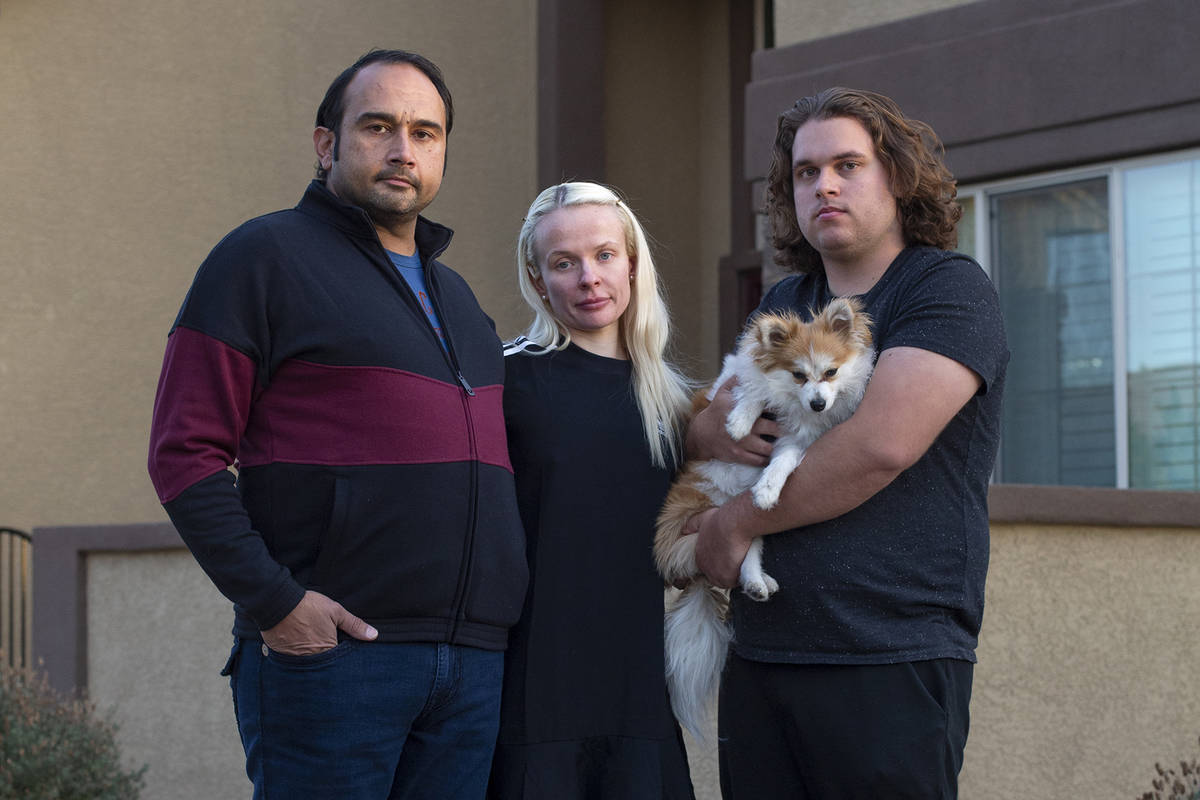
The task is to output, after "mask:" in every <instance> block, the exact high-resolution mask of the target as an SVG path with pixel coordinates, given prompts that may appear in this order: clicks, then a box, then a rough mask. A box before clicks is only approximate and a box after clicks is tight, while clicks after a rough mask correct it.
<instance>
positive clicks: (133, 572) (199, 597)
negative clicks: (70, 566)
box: [87, 549, 250, 800]
mask: <svg viewBox="0 0 1200 800" xmlns="http://www.w3.org/2000/svg"><path fill="white" fill-rule="evenodd" d="M130 587H136V591H131V590H130ZM87 609H88V617H87V618H88V626H87V627H88V637H87V638H88V649H87V653H88V663H87V667H88V678H89V680H88V683H89V687H88V688H89V691H90V693H91V696H92V697H93V698H94V699H95V700H96V702H97V705H98V706H99V707H100V708H101V709H103V710H106V711H109V712H111V713H112V714H113V717H114V721H115V722H116V723H117V725H118V726H119V727H118V732H117V736H118V741H119V742H120V744H121V755H122V756H123V758H124V759H125V760H126V761H127V763H128V764H129V765H133V766H140V765H142V764H146V765H148V766H149V769H148V770H147V772H146V790H145V792H143V794H142V796H143V797H144V798H146V800H210V798H226V799H227V800H233V798H238V797H249V796H250V782H249V781H248V780H247V779H246V770H245V763H246V762H245V756H244V755H243V753H242V745H241V742H240V741H239V739H238V735H237V721H236V719H234V715H233V702H232V696H231V694H230V691H229V680H228V679H227V678H222V677H221V676H220V675H219V674H218V673H219V672H220V670H221V667H223V666H224V664H225V659H226V658H227V657H228V656H229V650H230V646H231V645H232V643H233V636H232V635H231V634H230V632H229V629H230V627H231V625H232V622H233V610H232V608H231V607H230V605H229V603H228V602H227V601H226V600H225V598H223V597H221V595H220V594H218V593H217V590H216V589H214V588H213V585H212V583H210V582H209V580H208V578H207V577H206V576H205V575H204V573H203V572H201V571H200V567H199V566H197V564H196V562H195V560H194V559H193V558H192V556H191V554H190V553H188V552H187V551H186V550H183V549H179V550H173V551H164V552H148V553H137V554H133V553H128V554H95V555H92V556H89V557H88V559H87Z"/></svg>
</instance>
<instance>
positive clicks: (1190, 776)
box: [1136, 758, 1200, 800]
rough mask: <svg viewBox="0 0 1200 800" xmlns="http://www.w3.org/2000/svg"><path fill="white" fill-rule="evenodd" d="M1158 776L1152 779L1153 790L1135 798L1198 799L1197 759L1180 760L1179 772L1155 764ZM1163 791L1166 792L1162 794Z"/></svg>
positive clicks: (1137, 799) (1199, 798)
mask: <svg viewBox="0 0 1200 800" xmlns="http://www.w3.org/2000/svg"><path fill="white" fill-rule="evenodd" d="M1154 769H1155V770H1157V772H1158V777H1157V778H1155V779H1154V780H1153V781H1152V785H1153V786H1154V791H1152V792H1146V793H1145V794H1141V795H1138V797H1137V798H1136V800H1200V762H1198V761H1197V759H1194V758H1193V759H1192V760H1191V761H1180V762H1179V772H1176V771H1175V770H1173V769H1163V768H1162V765H1161V764H1155V765H1154ZM1164 792H1165V793H1166V794H1164Z"/></svg>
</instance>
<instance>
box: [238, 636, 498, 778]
mask: <svg viewBox="0 0 1200 800" xmlns="http://www.w3.org/2000/svg"><path fill="white" fill-rule="evenodd" d="M503 672H504V653H502V652H492V651H488V650H478V649H475V648H472V647H457V646H452V645H446V644H425V643H413V644H408V643H404V644H379V643H374V642H372V643H364V642H358V641H355V640H353V639H349V640H345V641H343V642H341V643H340V644H338V646H337V647H335V648H333V649H332V650H328V651H326V652H324V653H319V654H317V655H313V656H289V655H284V654H282V653H276V652H274V651H268V650H267V649H266V647H265V645H263V644H262V643H261V642H256V641H251V640H248V639H239V640H237V641H235V642H234V645H233V652H232V653H231V654H230V657H229V663H228V664H227V665H226V668H225V671H224V672H223V673H222V674H226V675H229V681H230V687H231V688H232V690H233V704H234V711H235V713H236V715H237V721H238V731H239V733H240V734H241V737H242V746H243V747H244V748H245V750H246V774H247V775H248V776H249V777H250V780H251V781H252V782H253V783H254V800H275V799H276V798H278V800H305V799H306V798H312V799H313V800H317V798H338V800H384V799H385V798H388V800H400V799H401V798H404V800H409V799H410V798H412V799H413V800H417V799H419V798H430V799H431V800H432V799H433V798H437V800H444V799H445V798H452V799H458V798H463V799H466V798H470V799H471V800H475V798H482V797H483V796H484V792H485V790H486V787H487V780H488V772H489V770H490V769H491V763H492V750H493V748H494V747H495V743H496V733H497V730H498V727H499V718H500V684H501V679H502V677H503Z"/></svg>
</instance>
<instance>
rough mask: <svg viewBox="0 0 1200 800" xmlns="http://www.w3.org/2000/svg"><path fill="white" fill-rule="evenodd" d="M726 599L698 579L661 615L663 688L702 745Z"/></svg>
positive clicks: (720, 663) (722, 646)
mask: <svg viewBox="0 0 1200 800" xmlns="http://www.w3.org/2000/svg"><path fill="white" fill-rule="evenodd" d="M728 611H729V598H728V596H727V595H726V594H725V592H723V591H721V590H720V589H717V588H715V587H714V586H712V585H711V584H709V583H708V581H706V580H704V579H703V578H697V579H696V580H694V581H692V582H691V583H690V584H688V586H687V588H686V589H684V590H683V592H682V593H681V594H680V595H679V596H678V597H677V598H675V601H674V602H673V603H672V604H671V606H670V608H668V609H667V614H666V623H665V624H666V654H667V687H668V689H669V690H670V692H671V708H672V710H674V712H675V718H676V719H678V720H679V722H680V724H682V725H683V727H685V728H687V729H688V730H689V731H691V733H692V736H694V737H695V738H696V740H697V741H699V742H704V743H707V740H708V738H709V737H708V734H707V730H708V728H707V724H706V723H707V721H708V717H709V713H710V710H711V706H712V699H713V698H714V697H715V696H716V694H717V687H718V686H719V684H720V681H721V672H722V670H724V669H725V654H726V651H727V650H728V648H729V640H730V637H731V632H730V628H729V624H728V622H726V619H725V618H726V616H727V614H728Z"/></svg>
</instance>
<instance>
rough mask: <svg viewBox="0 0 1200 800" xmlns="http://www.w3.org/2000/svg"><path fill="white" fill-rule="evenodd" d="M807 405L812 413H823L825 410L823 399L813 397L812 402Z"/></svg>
mask: <svg viewBox="0 0 1200 800" xmlns="http://www.w3.org/2000/svg"><path fill="white" fill-rule="evenodd" d="M808 405H809V407H810V408H812V410H813V411H824V410H825V398H824V397H814V398H813V399H812V400H810V401H809V403H808Z"/></svg>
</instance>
